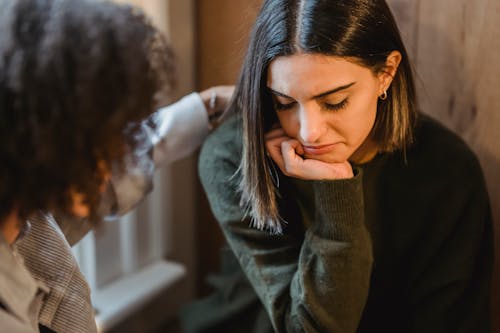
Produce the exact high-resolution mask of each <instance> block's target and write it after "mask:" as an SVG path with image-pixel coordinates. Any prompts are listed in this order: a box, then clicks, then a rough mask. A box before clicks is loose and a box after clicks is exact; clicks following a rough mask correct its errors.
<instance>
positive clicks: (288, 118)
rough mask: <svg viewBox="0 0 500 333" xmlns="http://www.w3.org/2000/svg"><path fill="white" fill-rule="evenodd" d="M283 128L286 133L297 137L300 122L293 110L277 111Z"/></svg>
mask: <svg viewBox="0 0 500 333" xmlns="http://www.w3.org/2000/svg"><path fill="white" fill-rule="evenodd" d="M276 114H277V117H278V120H279V122H280V125H281V128H283V130H284V131H285V133H286V135H288V136H289V137H291V138H297V135H298V129H299V123H298V122H297V119H296V117H295V115H294V113H293V112H291V111H282V112H276Z"/></svg>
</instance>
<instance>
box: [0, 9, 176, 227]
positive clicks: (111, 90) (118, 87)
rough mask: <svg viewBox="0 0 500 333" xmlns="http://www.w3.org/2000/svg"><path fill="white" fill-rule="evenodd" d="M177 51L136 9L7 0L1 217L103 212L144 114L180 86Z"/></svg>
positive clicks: (0, 41)
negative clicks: (75, 207)
mask: <svg viewBox="0 0 500 333" xmlns="http://www.w3.org/2000/svg"><path fill="white" fill-rule="evenodd" d="M172 58H173V57H172V53H171V51H170V49H169V47H168V45H167V43H166V42H165V40H164V38H163V37H162V36H161V34H160V33H159V32H158V31H157V29H155V28H154V27H153V25H152V24H151V23H150V21H149V20H148V19H147V18H146V16H145V15H144V14H143V13H142V12H141V11H140V10H138V9H137V8H134V7H131V6H127V5H117V4H113V3H110V2H106V1H91V0H0V142H1V144H0V221H2V220H3V219H4V218H5V217H6V216H7V215H8V214H10V213H11V212H13V211H14V210H16V211H18V212H19V216H20V217H22V218H26V217H29V216H30V215H32V214H33V213H35V212H36V211H38V210H46V211H53V210H58V211H61V212H65V213H71V207H72V203H73V202H72V197H71V192H72V191H76V192H78V193H80V194H82V195H83V197H84V198H85V202H86V203H87V204H88V206H89V208H90V212H91V213H92V212H95V211H96V208H97V205H98V202H99V199H100V195H101V187H102V184H103V182H104V177H105V175H104V173H103V166H104V168H108V170H110V169H111V166H113V170H115V169H116V170H122V171H123V163H124V162H123V160H124V157H125V156H126V154H127V152H129V151H130V150H133V149H134V148H135V145H136V144H137V143H136V142H134V139H133V138H134V137H135V136H136V134H137V132H138V131H139V128H140V126H139V122H140V121H141V120H143V119H145V118H146V117H147V116H148V115H150V114H151V113H152V112H153V111H155V109H156V107H157V106H158V104H159V103H160V102H161V101H162V98H164V97H165V96H166V95H167V93H168V91H169V89H170V88H171V86H172V79H171V78H172V75H173V68H172Z"/></svg>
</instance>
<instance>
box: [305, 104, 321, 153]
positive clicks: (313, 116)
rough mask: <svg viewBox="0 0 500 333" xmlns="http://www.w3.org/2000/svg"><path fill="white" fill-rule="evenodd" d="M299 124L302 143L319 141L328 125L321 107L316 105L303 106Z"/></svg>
mask: <svg viewBox="0 0 500 333" xmlns="http://www.w3.org/2000/svg"><path fill="white" fill-rule="evenodd" d="M299 126H300V130H299V136H300V138H299V139H300V141H301V142H302V143H304V144H311V143H317V142H318V141H319V140H320V138H321V136H322V134H323V132H324V130H325V126H326V125H325V121H324V119H323V115H322V113H321V110H320V108H319V107H318V106H315V105H306V106H304V107H302V108H301V109H300V111H299Z"/></svg>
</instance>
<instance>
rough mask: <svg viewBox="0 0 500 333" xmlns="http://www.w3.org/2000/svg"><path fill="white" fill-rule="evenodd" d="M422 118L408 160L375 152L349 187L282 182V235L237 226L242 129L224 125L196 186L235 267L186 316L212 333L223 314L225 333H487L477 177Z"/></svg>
mask: <svg viewBox="0 0 500 333" xmlns="http://www.w3.org/2000/svg"><path fill="white" fill-rule="evenodd" d="M420 119H421V120H420V122H419V126H418V128H417V131H416V144H415V145H414V146H413V147H411V149H409V150H408V151H407V154H406V160H405V158H404V156H403V154H402V153H401V152H396V153H391V154H380V155H378V156H376V157H375V159H373V160H372V161H370V162H369V163H367V164H364V165H361V166H356V167H355V168H354V170H355V177H354V178H353V179H348V180H335V181H300V180H297V179H291V178H288V177H285V176H283V175H280V178H281V179H280V188H279V191H280V194H281V202H280V211H281V212H282V216H283V217H284V218H285V220H286V221H287V222H288V223H287V224H286V225H285V228H284V233H283V235H270V234H268V233H266V232H264V231H259V230H256V229H253V228H251V227H249V220H248V219H245V218H244V212H243V211H242V209H241V208H240V206H239V194H238V192H237V190H236V186H237V182H238V179H237V177H232V176H233V175H234V174H235V172H236V170H237V168H238V165H239V161H240V159H241V147H242V146H241V131H240V122H239V120H238V118H236V117H235V118H233V119H231V120H229V121H228V122H226V123H225V124H223V125H222V126H221V127H220V128H219V129H218V130H217V131H216V132H215V133H213V134H212V136H211V137H210V138H209V139H208V141H207V142H206V143H205V145H204V147H203V150H202V152H201V157H200V165H199V168H200V177H201V180H202V183H203V186H204V188H205V191H206V193H207V195H208V198H209V201H210V204H211V207H212V210H213V212H214V214H215V216H216V218H217V220H218V221H219V223H220V226H221V228H222V230H223V232H224V235H225V237H226V240H227V243H228V244H229V246H230V248H231V250H232V252H233V254H234V255H235V257H236V258H237V260H238V262H239V266H238V265H233V270H232V271H231V270H228V269H226V271H225V274H224V275H222V277H219V280H217V279H215V280H216V281H217V282H216V283H215V284H216V285H217V286H218V292H217V293H216V294H215V295H214V296H213V297H212V298H211V299H208V300H205V301H202V302H201V303H199V304H197V305H196V306H194V307H192V308H191V309H190V310H189V311H191V316H190V314H189V311H188V312H186V316H185V318H188V319H189V318H194V317H198V318H199V321H201V324H200V325H199V327H202V328H203V329H200V331H208V332H212V331H213V332H217V331H220V332H222V330H224V329H227V327H228V326H224V325H225V324H224V321H225V320H226V319H227V320H228V321H227V322H231V318H230V317H232V319H233V326H232V327H233V328H231V332H252V331H253V332H264V331H269V330H272V329H271V328H270V325H269V324H267V328H266V322H268V321H269V319H270V321H271V324H272V327H273V328H274V330H275V331H276V332H341V333H348V332H398V333H399V332H425V333H428V332H450V333H451V332H453V333H455V332H474V333H477V332H488V331H489V315H490V313H489V294H490V276H491V269H492V231H491V226H492V223H491V213H490V207H489V201H488V195H487V192H486V188H485V183H484V179H483V175H482V171H481V168H480V165H479V163H478V161H477V159H476V157H475V156H474V154H473V153H472V152H471V151H470V149H469V148H468V147H467V146H466V145H465V143H464V142H463V141H462V140H461V139H459V138H458V137H457V136H456V135H455V134H453V133H451V132H450V131H448V130H446V129H445V128H444V127H442V126H441V125H439V124H437V122H435V121H433V120H431V119H429V118H428V117H425V116H422V117H421V118H420ZM240 268H242V269H243V272H244V274H241V273H238V271H239V270H240ZM245 277H246V279H247V280H248V282H250V284H248V282H246V281H245ZM250 285H251V286H252V287H249V286H250ZM254 293H255V294H256V295H257V297H258V300H259V301H257V304H255V303H252V302H251V301H250V300H257V298H256V297H254V298H252V297H251V295H254ZM243 299H244V300H247V299H248V300H249V301H245V302H243V301H242V300H243ZM262 305H263V308H264V309H265V311H266V312H267V314H268V316H262V313H260V315H259V314H258V313H259V311H261V310H262ZM193 309H194V311H193ZM193 313H196V314H197V315H196V316H193V315H192V314H193ZM200 316H201V319H200ZM238 316H239V317H238ZM235 318H240V319H237V322H236V324H234V319H235ZM241 318H247V319H248V318H254V319H251V320H250V322H249V323H245V324H244V321H243V319H241ZM238 321H239V322H240V325H239V326H238ZM256 325H257V327H258V328H256ZM195 326H197V324H196V320H194V321H193V322H192V325H189V324H188V325H187V329H188V330H189V331H191V330H193V331H195V330H196V329H194V328H195ZM225 327H226V328H225Z"/></svg>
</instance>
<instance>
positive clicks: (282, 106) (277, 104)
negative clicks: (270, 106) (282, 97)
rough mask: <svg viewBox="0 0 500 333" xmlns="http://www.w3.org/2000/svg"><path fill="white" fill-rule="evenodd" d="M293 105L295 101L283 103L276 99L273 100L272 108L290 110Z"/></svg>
mask: <svg viewBox="0 0 500 333" xmlns="http://www.w3.org/2000/svg"><path fill="white" fill-rule="evenodd" d="M294 105H295V102H291V103H286V104H283V103H280V102H278V101H276V100H275V101H274V108H275V109H276V111H284V110H290V109H291V108H293V106H294Z"/></svg>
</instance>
